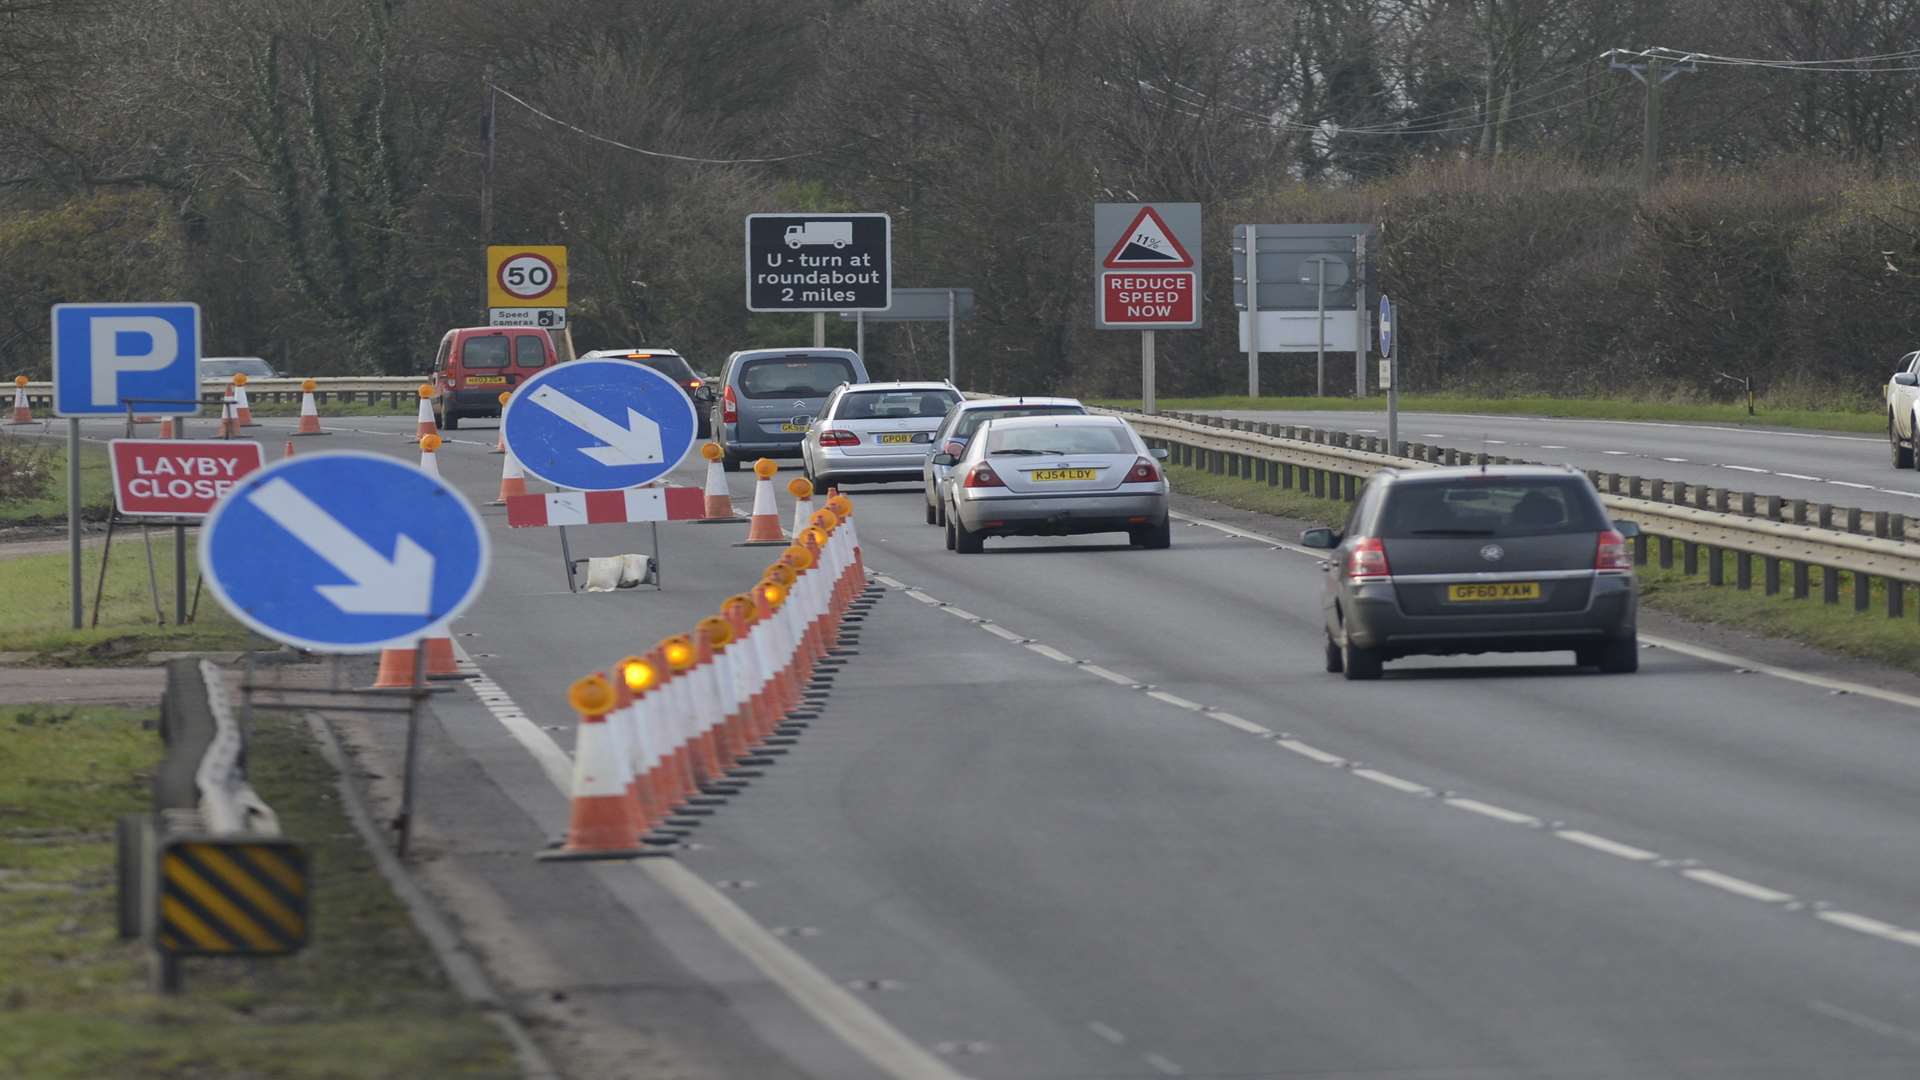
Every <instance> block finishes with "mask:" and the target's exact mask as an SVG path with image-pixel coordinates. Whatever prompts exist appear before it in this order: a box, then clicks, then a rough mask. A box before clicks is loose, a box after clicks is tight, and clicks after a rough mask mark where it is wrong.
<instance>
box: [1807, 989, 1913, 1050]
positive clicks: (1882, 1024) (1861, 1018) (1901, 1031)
mask: <svg viewBox="0 0 1920 1080" xmlns="http://www.w3.org/2000/svg"><path fill="white" fill-rule="evenodd" d="M1807 1008H1809V1009H1812V1010H1813V1011H1814V1012H1817V1013H1819V1014H1820V1015H1821V1016H1825V1017H1828V1018H1829V1019H1833V1020H1838V1021H1840V1022H1841V1023H1843V1024H1852V1025H1853V1026H1854V1027H1857V1028H1860V1029H1862V1030H1864V1031H1871V1032H1873V1033H1874V1034H1875V1035H1885V1036H1886V1037H1887V1038H1889V1039H1894V1040H1897V1041H1899V1042H1903V1043H1907V1044H1908V1045H1910V1046H1920V1031H1914V1030H1912V1029H1911V1028H1903V1027H1901V1026H1900V1025H1898V1024H1889V1023H1887V1022H1886V1021H1885V1020H1876V1019H1874V1018H1873V1017H1871V1016H1868V1015H1866V1014H1865V1013H1857V1012H1854V1011H1853V1010H1852V1009H1843V1008H1841V1007H1840V1006H1838V1005H1832V1004H1829V1003H1827V1002H1824V1001H1818V1000H1814V1001H1809V1002H1807Z"/></svg>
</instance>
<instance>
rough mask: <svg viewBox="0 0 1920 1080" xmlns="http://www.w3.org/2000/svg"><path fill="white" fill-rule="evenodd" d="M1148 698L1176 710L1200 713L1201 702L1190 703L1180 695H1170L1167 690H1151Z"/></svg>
mask: <svg viewBox="0 0 1920 1080" xmlns="http://www.w3.org/2000/svg"><path fill="white" fill-rule="evenodd" d="M1147 696H1148V697H1150V698H1152V699H1153V700H1155V701H1158V702H1161V703H1163V704H1166V705H1171V706H1173V707H1174V708H1176V709H1185V710H1187V711H1188V712H1199V711H1200V703H1199V702H1197V701H1188V700H1187V699H1186V698H1183V697H1181V696H1180V695H1179V694H1172V693H1168V692H1167V691H1165V690H1149V691H1147Z"/></svg>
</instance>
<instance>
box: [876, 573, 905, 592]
mask: <svg viewBox="0 0 1920 1080" xmlns="http://www.w3.org/2000/svg"><path fill="white" fill-rule="evenodd" d="M873 580H875V581H877V582H879V583H880V584H882V585H885V586H886V587H887V588H889V589H904V588H906V587H907V583H906V582H904V581H896V580H894V579H893V578H890V577H888V576H887V575H885V574H875V575H873Z"/></svg>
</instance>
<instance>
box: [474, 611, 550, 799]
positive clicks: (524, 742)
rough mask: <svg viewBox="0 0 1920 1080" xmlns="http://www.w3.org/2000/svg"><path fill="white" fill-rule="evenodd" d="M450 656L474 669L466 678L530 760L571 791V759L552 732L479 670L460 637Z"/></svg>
mask: <svg viewBox="0 0 1920 1080" xmlns="http://www.w3.org/2000/svg"><path fill="white" fill-rule="evenodd" d="M453 658H454V660H455V662H456V663H457V664H458V665H459V667H460V669H461V671H462V672H463V673H464V672H469V671H470V672H472V673H473V677H472V678H470V679H468V680H467V682H468V684H469V685H470V686H472V687H473V692H474V694H475V695H477V696H478V697H479V698H480V704H482V705H484V706H486V709H487V711H488V712H490V713H492V714H493V718H494V719H495V720H498V721H500V726H501V727H503V728H506V729H507V734H509V735H511V736H513V738H514V741H515V742H518V743H519V744H520V745H521V746H522V747H524V748H525V749H526V751H527V753H528V754H530V755H532V756H533V763H534V764H535V765H538V766H540V771H541V772H544V773H546V774H547V779H548V780H551V781H553V786H554V787H557V788H559V789H560V790H561V791H563V792H567V791H572V790H573V759H572V758H570V757H568V756H567V752H566V751H565V750H562V749H560V746H559V744H557V743H555V742H554V741H553V736H551V735H549V734H547V733H546V732H544V731H541V730H540V725H538V724H536V723H534V722H533V718H532V717H530V716H528V715H527V714H526V713H525V712H522V711H521V709H520V706H518V705H516V704H514V702H513V698H511V697H509V696H508V695H507V692H506V690H504V689H502V688H501V686H500V684H499V683H497V682H494V681H493V677H492V676H490V675H488V674H487V673H486V672H484V671H482V670H480V665H478V664H476V663H474V662H473V657H472V656H469V655H468V654H467V650H466V648H465V647H463V646H462V645H461V644H460V639H459V638H454V639H453Z"/></svg>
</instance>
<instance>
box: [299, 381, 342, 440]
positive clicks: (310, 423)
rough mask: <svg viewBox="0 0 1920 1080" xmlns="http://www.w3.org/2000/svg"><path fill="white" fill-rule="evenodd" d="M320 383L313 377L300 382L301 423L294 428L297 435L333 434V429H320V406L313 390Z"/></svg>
mask: <svg viewBox="0 0 1920 1080" xmlns="http://www.w3.org/2000/svg"><path fill="white" fill-rule="evenodd" d="M319 385H320V384H319V383H318V382H315V381H314V380H312V379H308V380H307V381H305V382H303V383H301V384H300V423H299V424H298V425H296V426H295V427H294V429H293V433H294V434H295V435H331V434H333V432H331V431H321V430H320V407H319V405H318V404H316V403H315V402H314V399H313V392H314V390H315V389H317V388H318V387H319Z"/></svg>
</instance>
